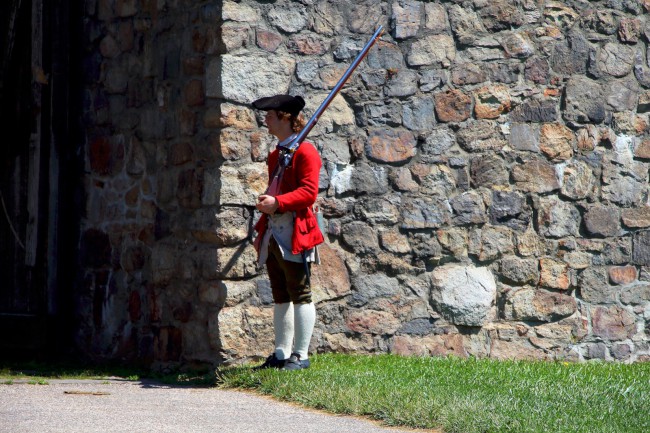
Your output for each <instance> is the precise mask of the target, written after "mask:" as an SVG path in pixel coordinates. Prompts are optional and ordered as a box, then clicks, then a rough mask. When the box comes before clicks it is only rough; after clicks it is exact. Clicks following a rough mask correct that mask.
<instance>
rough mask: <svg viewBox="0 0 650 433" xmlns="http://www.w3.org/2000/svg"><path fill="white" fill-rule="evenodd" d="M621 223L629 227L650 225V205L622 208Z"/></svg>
mask: <svg viewBox="0 0 650 433" xmlns="http://www.w3.org/2000/svg"><path fill="white" fill-rule="evenodd" d="M621 216H622V220H623V224H625V226H626V227H630V228H645V227H650V207H648V206H644V207H641V208H631V209H623V211H622V215H621Z"/></svg>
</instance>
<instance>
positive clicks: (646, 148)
mask: <svg viewBox="0 0 650 433" xmlns="http://www.w3.org/2000/svg"><path fill="white" fill-rule="evenodd" d="M634 156H635V157H636V158H643V159H650V139H645V140H643V141H642V142H641V144H639V145H638V146H637V148H636V149H634Z"/></svg>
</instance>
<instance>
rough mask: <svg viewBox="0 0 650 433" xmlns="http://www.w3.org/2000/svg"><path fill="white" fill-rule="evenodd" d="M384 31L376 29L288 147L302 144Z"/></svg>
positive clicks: (293, 147)
mask: <svg viewBox="0 0 650 433" xmlns="http://www.w3.org/2000/svg"><path fill="white" fill-rule="evenodd" d="M383 33H384V28H383V27H382V26H381V25H380V26H379V27H378V28H377V30H376V31H375V34H374V35H372V38H371V39H370V40H369V41H368V43H367V44H366V46H365V47H363V49H362V50H361V52H360V53H359V55H358V56H357V58H356V59H354V62H352V64H351V65H350V67H349V68H348V70H347V71H345V74H343V76H342V77H341V79H340V80H339V82H338V83H336V86H334V88H333V89H332V91H331V92H330V94H329V95H328V96H327V98H325V100H324V101H323V103H322V104H320V107H318V109H317V110H316V111H315V112H314V114H313V115H312V116H311V118H310V119H309V121H308V122H307V124H306V125H305V127H304V128H302V130H301V131H300V132H299V133H298V135H296V137H295V138H294V139H293V140H292V141H291V143H290V144H289V145H288V146H287V148H290V149H295V148H296V147H297V146H296V144H300V143H302V142H303V140H304V139H305V138H306V137H307V135H308V134H309V133H310V132H311V130H312V128H313V127H314V126H316V122H318V119H320V116H321V115H322V114H323V112H324V111H325V110H327V107H329V105H330V103H331V102H332V100H333V99H334V98H335V97H336V95H338V93H339V92H340V91H341V88H343V86H344V85H345V83H346V82H347V81H348V79H349V78H350V76H351V75H352V73H353V72H354V70H355V69H357V66H359V63H361V62H362V61H363V59H364V58H365V57H366V55H367V54H368V51H370V48H372V46H373V45H374V44H375V42H377V39H379V38H380V37H381V35H382V34H383Z"/></svg>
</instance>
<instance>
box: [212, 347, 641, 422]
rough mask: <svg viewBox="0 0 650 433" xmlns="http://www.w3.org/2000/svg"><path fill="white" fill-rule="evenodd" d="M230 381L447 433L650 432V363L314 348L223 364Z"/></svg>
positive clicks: (304, 401) (227, 384)
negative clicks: (294, 356)
mask: <svg viewBox="0 0 650 433" xmlns="http://www.w3.org/2000/svg"><path fill="white" fill-rule="evenodd" d="M220 380H221V381H222V385H221V386H224V387H229V388H245V389H254V390H257V391H258V392H261V393H264V394H268V395H272V396H274V397H276V398H278V399H281V400H286V401H293V402H297V403H300V404H303V405H305V406H308V407H313V408H317V409H324V410H327V411H330V412H335V413H341V414H353V415H364V416H369V417H371V418H374V419H377V420H380V421H382V422H384V423H385V424H388V425H393V426H407V427H413V428H429V429H430V428H441V429H442V430H444V431H445V432H447V433H479V432H480V433H487V432H516V433H527V432H553V433H561V432H567V433H569V432H571V433H577V432H584V433H600V432H602V433H606V432H612V433H613V432H620V433H632V432H644V433H647V432H650V363H645V364H641V363H640V364H632V365H625V364H614V363H585V364H570V363H562V362H556V363H553V362H524V361H507V362H504V361H493V360H477V359H467V360H464V359H457V358H418V357H410V358H403V357H398V356H393V355H380V356H349V355H319V356H314V357H312V368H311V369H309V370H303V371H299V372H284V371H277V370H265V371H261V372H254V371H252V370H251V369H250V368H248V367H237V368H230V369H225V370H223V371H221V372H220Z"/></svg>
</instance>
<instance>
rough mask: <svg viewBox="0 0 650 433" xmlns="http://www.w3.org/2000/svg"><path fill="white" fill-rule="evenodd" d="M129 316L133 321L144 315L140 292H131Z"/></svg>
mask: <svg viewBox="0 0 650 433" xmlns="http://www.w3.org/2000/svg"><path fill="white" fill-rule="evenodd" d="M129 317H130V319H131V322H134V323H135V322H137V321H138V320H140V317H142V301H141V300H140V294H139V293H138V292H136V291H133V292H131V295H129Z"/></svg>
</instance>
